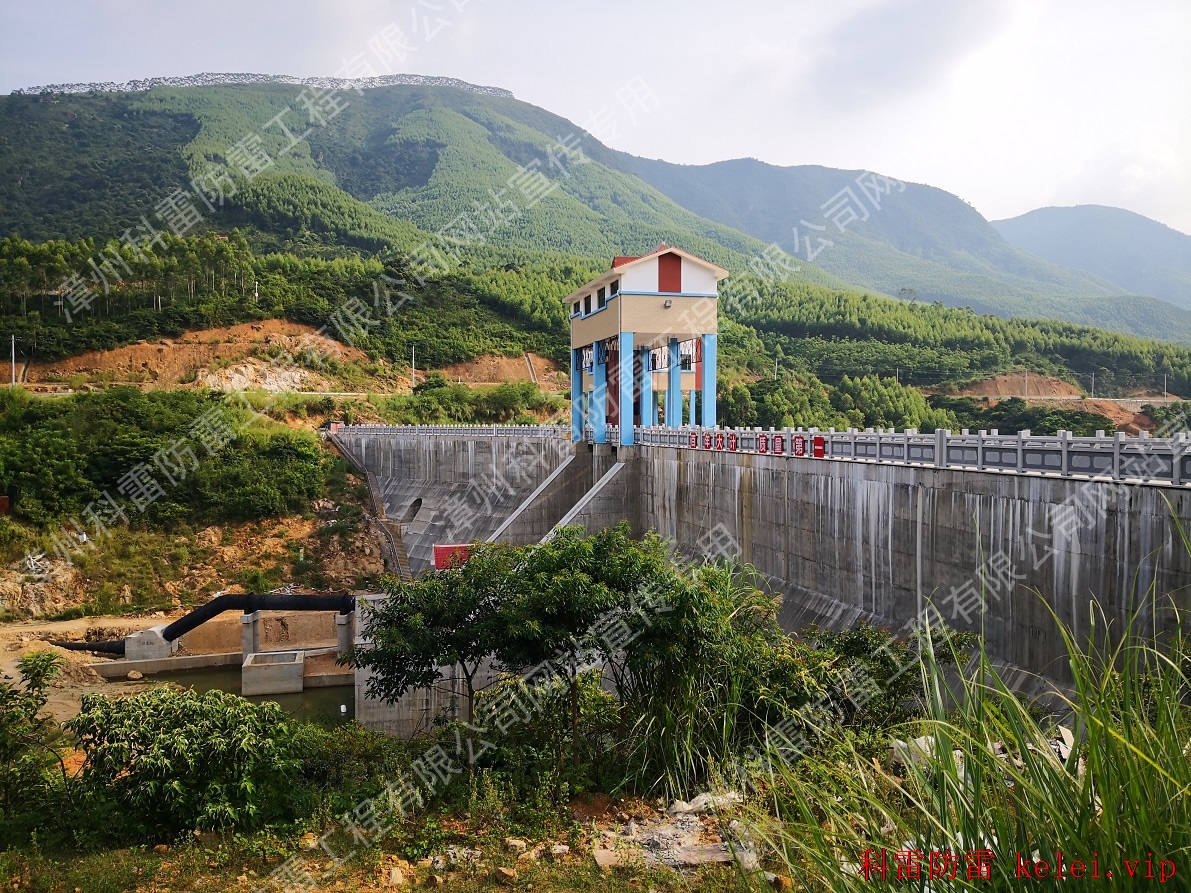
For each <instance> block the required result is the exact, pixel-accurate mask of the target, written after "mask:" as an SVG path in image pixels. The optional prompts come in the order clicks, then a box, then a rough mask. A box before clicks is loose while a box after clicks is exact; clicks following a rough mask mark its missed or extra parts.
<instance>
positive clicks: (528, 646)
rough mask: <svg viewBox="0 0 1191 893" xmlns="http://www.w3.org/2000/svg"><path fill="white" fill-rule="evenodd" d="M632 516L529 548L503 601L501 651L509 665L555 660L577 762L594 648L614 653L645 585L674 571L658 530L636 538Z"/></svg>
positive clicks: (560, 535) (573, 530) (646, 589)
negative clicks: (585, 677) (583, 690)
mask: <svg viewBox="0 0 1191 893" xmlns="http://www.w3.org/2000/svg"><path fill="white" fill-rule="evenodd" d="M630 534H631V531H630V528H629V524H628V522H627V521H622V522H621V523H620V524H618V525H616V526H615V527H609V528H607V529H605V530H602V531H600V532H599V533H597V534H595V535H594V536H590V537H586V536H584V535H583V531H582V529H581V528H577V527H572V528H566V529H564V530H561V531H559V532H558V533H557V534H556V535H555V536H554V538H553V539H551V540H549V541H547V542H544V543H540V544H538V545H536V546H531V547H528V548H526V549H525V550H524V551H523V553H522V555H521V556H520V559H521V560H520V562H519V563H518V567H517V571H518V572H517V576H516V580H515V585H514V586H513V587H511V589H512V592H513V598H512V599H511V600H510V601H509V602H508V603H506V604H505V605H502V608H501V612H500V622H501V624H502V626H503V629H502V639H501V644H500V646H499V650H498V651H497V654H498V656H499V657H500V660H501V662H502V663H503V664H504V665H505V666H506V667H508V668H510V669H514V670H515V669H521V668H523V667H528V666H534V665H540V664H543V663H545V662H547V661H557V662H558V664H560V669H561V670H562V671H563V673H564V674H565V676H566V679H567V686H568V688H569V692H570V702H571V742H572V758H573V762H574V764H575V765H576V766H578V763H579V746H578V731H579V677H580V674H581V672H582V668H583V666H584V664H585V663H587V662H588V661H589V660H590V659H591V658H592V657H593V656H595V655H600V656H602V657H604V658H605V659H614V658H615V657H616V655H617V653H618V652H619V650H620V648H619V646H618V644H617V633H616V631H617V630H618V629H620V628H622V627H621V624H622V623H623V621H624V620H625V619H626V617H627V615H630V614H632V613H633V611H634V609H635V608H636V601H637V600H639V599H640V598H641V597H642V595H641V594H642V593H643V592H652V591H656V589H657V588H658V587H659V585H661V584H662V581H663V580H665V579H666V578H668V577H671V576H672V575H673V570H672V568H671V567H670V565H669V560H668V556H667V552H666V548H665V545H664V544H663V543H662V541H661V540H660V539H659V538H658V537H657V536H656V535H651V536H649V537H646V538H645V539H644V540H633V539H632V538H631V535H630Z"/></svg>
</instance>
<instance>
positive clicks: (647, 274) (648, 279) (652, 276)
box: [620, 257, 658, 292]
mask: <svg viewBox="0 0 1191 893" xmlns="http://www.w3.org/2000/svg"><path fill="white" fill-rule="evenodd" d="M620 290H621V291H652V292H656V291H657V290H658V259H657V258H656V257H651V258H650V259H649V260H647V261H644V262H643V263H639V264H635V265H634V266H632V267H629V268H628V269H626V270H625V271H624V272H623V273H622V274H621V277H620Z"/></svg>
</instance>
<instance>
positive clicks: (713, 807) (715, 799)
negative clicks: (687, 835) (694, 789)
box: [666, 791, 744, 815]
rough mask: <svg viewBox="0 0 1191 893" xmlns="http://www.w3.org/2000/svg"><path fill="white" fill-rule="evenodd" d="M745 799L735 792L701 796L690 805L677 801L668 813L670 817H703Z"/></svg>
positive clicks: (672, 804) (671, 805)
mask: <svg viewBox="0 0 1191 893" xmlns="http://www.w3.org/2000/svg"><path fill="white" fill-rule="evenodd" d="M743 799H744V798H743V797H741V796H740V794H738V793H736V792H735V791H728V792H726V793H723V794H700V795H699V796H698V797H696V798H695V799H694V800H692V801H691V802H690V803H687V802H686V801H684V800H675V801H674V802H673V803H671V804H670V808H669V809H667V810H666V812H667V813H668V814H670V815H701V814H703V813H707V812H719V811H720V810H721V809H723V808H724V807H726V806H731V805H732V804H733V803H740V802H741V801H742V800H743Z"/></svg>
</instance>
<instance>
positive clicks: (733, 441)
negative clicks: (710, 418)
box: [728, 434, 740, 453]
mask: <svg viewBox="0 0 1191 893" xmlns="http://www.w3.org/2000/svg"><path fill="white" fill-rule="evenodd" d="M739 443H740V438H738V437H737V436H736V435H735V434H729V435H728V449H730V450H731V451H732V452H734V453H735V452H736V446H737V444H739Z"/></svg>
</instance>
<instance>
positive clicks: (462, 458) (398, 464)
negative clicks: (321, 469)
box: [331, 426, 572, 576]
mask: <svg viewBox="0 0 1191 893" xmlns="http://www.w3.org/2000/svg"><path fill="white" fill-rule="evenodd" d="M490 430H492V429H491V428H474V427H462V426H460V427H459V428H450V427H445V426H444V427H443V428H441V429H422V431H423V432H429V431H434V432H435V433H417V434H413V433H407V429H402V428H386V427H382V426H375V427H371V426H353V427H350V428H345V429H343V430H341V431H338V432H336V433H335V434H333V435H332V436H331V439H332V441H333V442H334V443H335V445H336V446H338V447H339V449H340V450H341V451H342V452H343V453H344V455H346V456H347V457H348V458H349V459H351V461H352V462H353V463H354V464H355V465H356V466H357V467H358V468H360V469H361V470H363V471H365V472H366V473H368V474H369V475H371V476H374V477H375V483H372V478H371V477H370V485H371V486H372V487H373V488H374V491H375V490H377V489H379V492H374V493H373V498H374V499H375V500H377V501H378V502H379V503H380V504H382V505H383V506H384V508H385V514H386V515H387V518H388V520H389V521H390V522H393V523H395V524H397V525H399V527H400V530H401V539H402V540H403V542H404V545H405V548H406V551H407V553H408V556H409V565H410V570H411V571H412V573H413V574H414V575H415V576H416V575H417V574H419V573H421V572H422V571H425V570H426V569H427V568H429V567H432V566H433V563H434V550H433V547H434V544H435V543H469V542H474V541H476V540H486V539H488V538H489V537H490V536H491V535H492V534H493V533H494V532H495V531H496V530H497V528H499V527H500V526H501V525H502V524H503V523H504V522H505V520H506V519H507V518H508V517H509V516H510V515H511V514H512V513H513V512H514V511H515V510H516V509H517V508H518V507H520V506H521V505H522V503H524V502H525V501H526V500H527V499H528V498H529V497H530V495H532V494H533V493H534V491H535V490H537V489H538V487H539V486H540V485H541V484H542V483H543V482H544V481H545V480H546V479H547V478H548V477H549V476H550V475H551V474H552V473H553V472H554V471H555V470H556V469H557V468H558V467H559V466H560V465H562V463H563V461H564V460H565V459H566V458H567V457H568V456H570V455H572V448H571V444H570V443H568V442H566V441H565V440H563V439H562V438H561V437H559V436H558V433H557V432H556V430H555V429H546V428H540V429H527V430H524V431H520V430H519V429H515V428H505V429H501V430H502V433H501V434H498V435H491V434H488V435H487V436H485V434H486V433H487V432H488V431H490ZM440 432H441V433H440ZM513 432H515V433H513Z"/></svg>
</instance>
